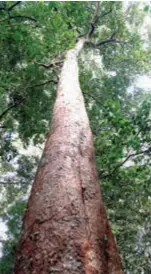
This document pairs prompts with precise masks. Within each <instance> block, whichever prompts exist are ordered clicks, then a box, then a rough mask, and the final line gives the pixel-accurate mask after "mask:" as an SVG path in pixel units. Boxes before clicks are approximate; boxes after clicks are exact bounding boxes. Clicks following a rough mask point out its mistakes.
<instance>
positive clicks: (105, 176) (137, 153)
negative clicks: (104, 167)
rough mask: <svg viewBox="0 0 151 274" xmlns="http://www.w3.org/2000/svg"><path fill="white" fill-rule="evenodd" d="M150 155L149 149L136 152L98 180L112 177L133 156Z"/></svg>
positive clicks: (150, 150)
mask: <svg viewBox="0 0 151 274" xmlns="http://www.w3.org/2000/svg"><path fill="white" fill-rule="evenodd" d="M150 153H151V147H150V148H148V149H146V150H143V151H139V152H136V153H132V154H129V155H128V156H127V157H126V158H125V160H124V161H122V162H121V163H119V164H118V165H117V166H116V167H115V168H114V169H113V170H112V171H111V172H110V173H108V174H104V175H102V176H100V179H104V178H107V177H110V176H112V175H113V174H114V173H115V172H116V171H117V169H119V168H120V167H121V166H123V165H124V164H125V163H126V162H127V161H128V160H129V159H130V158H131V157H135V156H138V155H141V154H150Z"/></svg>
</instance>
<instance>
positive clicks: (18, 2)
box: [0, 1, 22, 12]
mask: <svg viewBox="0 0 151 274" xmlns="http://www.w3.org/2000/svg"><path fill="white" fill-rule="evenodd" d="M21 2H22V1H17V2H15V3H14V4H12V5H11V6H10V7H8V8H7V6H4V5H3V6H2V7H0V10H4V11H7V12H9V11H11V10H12V9H13V8H15V7H16V6H17V5H18V4H20V3H21Z"/></svg>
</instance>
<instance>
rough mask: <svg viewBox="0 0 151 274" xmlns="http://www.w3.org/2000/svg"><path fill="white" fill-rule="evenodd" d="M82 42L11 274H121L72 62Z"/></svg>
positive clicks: (68, 63) (60, 94)
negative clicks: (13, 271)
mask: <svg viewBox="0 0 151 274" xmlns="http://www.w3.org/2000/svg"><path fill="white" fill-rule="evenodd" d="M92 31H93V29H92V30H91V33H92ZM88 37H90V33H89V34H88ZM85 41H86V39H84V38H81V39H79V41H78V42H77V44H76V46H75V48H74V49H71V50H69V51H68V53H67V56H66V59H65V62H64V65H63V68H62V72H61V76H60V81H59V85H58V89H57V99H56V103H55V107H54V111H53V119H52V127H51V131H50V134H49V136H48V139H47V142H46V145H45V149H44V152H43V156H42V159H41V164H40V167H39V169H38V172H37V175H36V178H35V181H34V184H33V187H32V191H31V195H30V198H29V202H28V207H27V211H26V213H25V216H24V221H23V231H22V235H21V239H20V244H19V250H18V255H17V259H16V268H15V273H16V274H17V273H20V274H21V273H43V274H44V273H52V272H59V273H70V274H71V273H87V274H88V273H89V274H92V273H100V274H101V273H102V274H103V273H110V274H111V273H112V274H113V273H119V274H120V273H122V271H121V265H120V258H119V255H118V252H117V248H116V244H115V241H114V237H113V234H112V232H111V228H110V225H109V223H108V221H107V217H106V213H105V209H104V205H103V200H102V197H101V194H100V189H99V184H98V178H97V171H96V163H95V155H94V148H93V141H92V133H91V130H90V125H89V121H88V117H87V114H86V110H85V106H84V100H83V96H82V92H81V88H80V84H79V75H78V61H77V58H78V55H79V52H80V50H81V49H82V48H83V45H84V43H85Z"/></svg>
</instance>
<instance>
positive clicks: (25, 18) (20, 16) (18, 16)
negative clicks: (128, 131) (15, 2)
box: [0, 15, 40, 26]
mask: <svg viewBox="0 0 151 274" xmlns="http://www.w3.org/2000/svg"><path fill="white" fill-rule="evenodd" d="M12 19H23V20H30V21H33V22H35V23H37V20H36V19H35V18H34V17H31V16H25V15H15V16H9V17H7V18H5V19H3V20H1V21H0V23H1V22H4V21H8V20H12ZM39 26H40V25H39Z"/></svg>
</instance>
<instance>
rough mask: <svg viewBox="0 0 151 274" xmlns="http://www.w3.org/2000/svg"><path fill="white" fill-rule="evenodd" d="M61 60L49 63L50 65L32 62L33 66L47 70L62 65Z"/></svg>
mask: <svg viewBox="0 0 151 274" xmlns="http://www.w3.org/2000/svg"><path fill="white" fill-rule="evenodd" d="M63 62H64V61H63V60H62V61H56V62H53V63H50V64H44V63H39V62H37V61H34V63H35V64H37V65H39V66H41V67H44V68H46V69H49V68H53V67H60V66H61V65H62V64H63Z"/></svg>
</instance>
